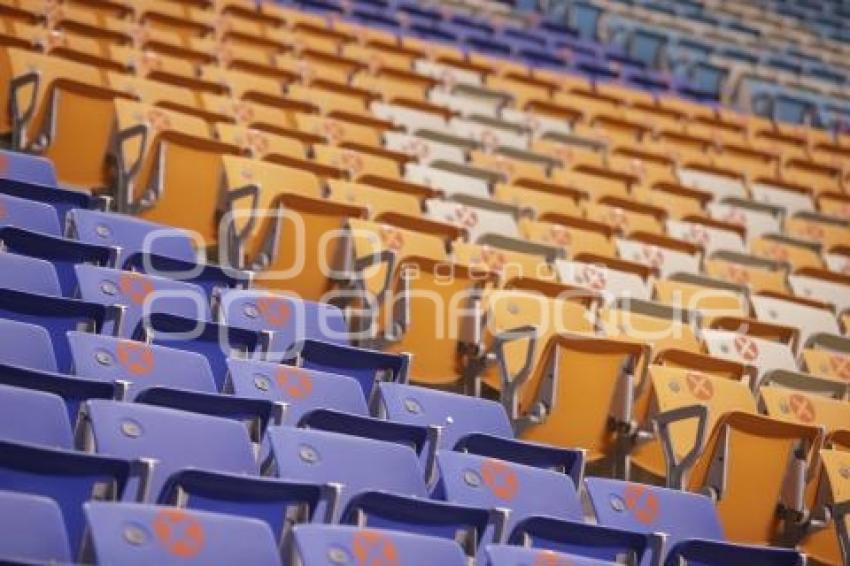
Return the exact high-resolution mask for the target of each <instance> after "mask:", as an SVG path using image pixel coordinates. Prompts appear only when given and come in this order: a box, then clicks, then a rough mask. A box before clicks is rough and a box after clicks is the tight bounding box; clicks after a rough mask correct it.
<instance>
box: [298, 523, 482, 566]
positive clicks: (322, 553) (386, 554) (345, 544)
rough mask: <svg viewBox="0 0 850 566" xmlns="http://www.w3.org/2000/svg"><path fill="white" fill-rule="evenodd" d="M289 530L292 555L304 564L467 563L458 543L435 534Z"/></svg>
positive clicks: (312, 528)
mask: <svg viewBox="0 0 850 566" xmlns="http://www.w3.org/2000/svg"><path fill="white" fill-rule="evenodd" d="M292 533H293V535H292V539H293V549H292V554H293V557H297V559H298V560H299V562H300V564H303V565H304V566H318V565H320V564H326V563H327V561H328V559H329V557H339V558H343V557H348V556H353V557H354V559H355V560H358V561H360V562H363V563H364V564H368V563H370V562H369V561H373V562H377V563H384V562H389V563H396V562H398V563H404V564H409V565H410V566H426V565H427V564H432V563H433V561H434V560H436V561H438V562H439V563H440V564H445V565H446V566H462V565H463V564H465V563H466V559H465V557H464V555H463V552H462V550H461V548H460V546H459V545H458V544H457V543H455V542H453V541H447V540H443V539H439V538H436V537H428V536H422V535H415V534H410V533H402V532H398V531H390V530H381V529H364V528H358V527H349V526H345V525H296V526H295V528H294V529H293V530H292ZM346 559H347V558H346ZM331 560H333V558H331Z"/></svg>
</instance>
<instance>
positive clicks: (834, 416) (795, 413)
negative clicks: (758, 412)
mask: <svg viewBox="0 0 850 566" xmlns="http://www.w3.org/2000/svg"><path fill="white" fill-rule="evenodd" d="M760 393H761V402H762V404H763V405H764V407H765V408H766V409H767V414H768V415H770V416H771V417H774V418H777V419H782V420H787V421H790V422H794V423H799V424H802V425H809V426H822V427H824V428H825V429H826V431H827V432H832V431H834V430H842V429H847V428H848V423H850V403H847V401H845V400H844V399H841V400H837V399H829V398H827V397H825V396H822V395H817V394H814V393H807V392H804V391H795V390H793V389H786V388H785V387H779V386H770V387H762V388H761V389H760Z"/></svg>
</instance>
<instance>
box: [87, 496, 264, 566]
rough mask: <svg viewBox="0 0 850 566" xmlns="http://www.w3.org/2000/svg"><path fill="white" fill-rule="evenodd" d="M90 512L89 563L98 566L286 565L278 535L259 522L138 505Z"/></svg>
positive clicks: (97, 506) (95, 506)
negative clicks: (160, 565) (153, 564)
mask: <svg viewBox="0 0 850 566" xmlns="http://www.w3.org/2000/svg"><path fill="white" fill-rule="evenodd" d="M85 513H86V518H87V519H88V540H89V541H90V545H89V546H88V547H87V554H86V555H85V556H84V558H85V559H86V560H87V561H96V562H97V563H98V564H127V565H128V566H132V565H142V564H150V563H151V562H158V563H163V564H167V563H175V562H182V563H184V564H211V565H225V564H232V563H233V562H234V561H239V560H247V561H250V563H251V564H257V565H268V566H274V565H277V564H280V555H279V551H278V547H277V544H276V543H275V539H274V536H273V535H272V532H271V531H270V530H269V527H268V525H266V524H264V523H263V522H262V521H258V520H255V519H249V518H244V517H234V516H232V515H226V514H222V513H206V512H202V511H195V510H192V511H187V510H185V509H180V508H176V507H164V506H158V505H142V504H135V503H100V502H91V503H87V504H86V505H85Z"/></svg>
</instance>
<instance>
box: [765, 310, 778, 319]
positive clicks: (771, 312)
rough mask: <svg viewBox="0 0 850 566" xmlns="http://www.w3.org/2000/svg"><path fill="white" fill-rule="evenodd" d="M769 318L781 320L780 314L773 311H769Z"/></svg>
mask: <svg viewBox="0 0 850 566" xmlns="http://www.w3.org/2000/svg"><path fill="white" fill-rule="evenodd" d="M767 316H769V317H770V318H779V313H778V312H776V311H775V310H773V309H770V310H769V311H767Z"/></svg>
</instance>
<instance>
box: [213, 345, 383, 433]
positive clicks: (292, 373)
mask: <svg viewBox="0 0 850 566" xmlns="http://www.w3.org/2000/svg"><path fill="white" fill-rule="evenodd" d="M227 368H228V371H229V375H228V382H227V388H228V389H231V390H232V391H233V393H234V394H235V395H237V396H239V397H249V398H255V399H266V400H269V401H273V402H282V403H286V415H285V420H284V422H285V424H288V425H292V426H295V425H297V424H298V421H299V420H301V417H303V416H304V415H305V414H307V413H309V412H310V411H313V410H315V409H332V410H334V411H342V412H345V413H353V414H356V415H368V414H369V409H368V407H367V406H366V399H365V398H364V397H363V390H362V389H361V388H360V384H359V383H358V382H357V380H355V379H353V378H351V377H348V376H345V375H338V374H334V373H327V372H323V371H316V370H310V369H306V368H299V367H292V366H286V365H281V364H278V363H275V362H261V361H257V360H242V359H237V358H230V359H229V360H227Z"/></svg>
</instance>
